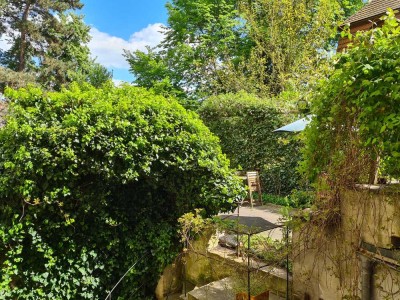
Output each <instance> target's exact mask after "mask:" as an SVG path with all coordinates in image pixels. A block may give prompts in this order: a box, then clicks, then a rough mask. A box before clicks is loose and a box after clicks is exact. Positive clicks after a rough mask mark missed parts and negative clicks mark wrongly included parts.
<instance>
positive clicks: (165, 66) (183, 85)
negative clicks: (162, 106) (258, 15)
mask: <svg viewBox="0 0 400 300" xmlns="http://www.w3.org/2000/svg"><path fill="white" fill-rule="evenodd" d="M236 8H237V6H236V1H235V0H200V1H190V0H173V1H172V2H171V3H168V4H167V9H168V14H169V18H168V26H167V27H166V28H165V35H166V37H165V39H164V41H163V42H162V43H161V45H159V49H157V51H158V52H157V53H155V52H154V51H149V52H148V53H144V52H138V51H137V52H126V57H127V59H128V62H129V63H130V65H131V71H132V72H133V73H134V75H135V76H136V78H138V79H139V81H138V83H139V84H140V83H141V82H143V81H145V82H146V83H149V82H151V81H153V83H160V82H162V81H163V80H165V78H168V80H169V81H170V82H171V85H172V86H173V87H175V88H176V89H177V90H183V91H185V92H186V93H187V94H188V95H189V96H192V97H194V98H201V97H202V96H203V95H204V94H208V93H209V92H210V91H214V90H216V89H217V88H216V78H217V73H218V70H219V69H220V68H221V63H223V62H226V61H232V62H234V60H235V59H237V58H241V57H244V56H246V55H247V53H248V50H249V48H250V44H249V43H251V42H250V41H249V40H248V39H246V36H247V33H246V31H247V29H246V26H245V24H244V22H243V20H242V19H240V15H239V12H238V10H237V9H236ZM146 61H151V62H152V64H150V65H148V66H147V67H145V68H143V66H145V65H146V64H145V62H146ZM159 71H160V73H157V72H159ZM140 81H141V82H140Z"/></svg>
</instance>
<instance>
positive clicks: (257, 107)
mask: <svg viewBox="0 0 400 300" xmlns="http://www.w3.org/2000/svg"><path fill="white" fill-rule="evenodd" d="M273 101H274V100H273V99H261V98H258V97H256V96H254V95H251V94H247V93H244V92H240V93H237V94H226V95H220V96H215V97H210V98H209V99H207V100H205V101H204V102H203V103H202V105H201V107H200V108H199V114H200V116H201V118H202V119H203V120H204V122H205V124H206V125H207V126H208V127H209V128H210V129H211V131H212V132H213V133H215V134H216V135H217V136H218V137H219V138H220V141H221V147H222V149H223V151H224V153H226V155H227V156H228V158H229V159H230V160H231V162H232V164H233V165H234V166H236V167H239V166H240V167H241V168H243V170H254V169H260V172H261V183H262V188H263V190H264V191H266V192H268V193H273V194H282V195H285V194H288V193H289V192H290V191H291V190H292V189H293V188H295V187H297V186H298V179H299V178H298V175H297V173H296V166H297V162H298V159H299V152H298V151H299V143H298V142H297V141H296V139H295V138H294V137H293V136H291V135H290V134H287V133H274V132H273V130H275V129H277V128H279V127H280V126H282V125H284V124H285V123H288V122H290V121H292V120H293V119H292V118H293V117H296V116H292V115H290V114H287V113H285V111H284V110H283V109H282V110H280V109H277V108H276V107H275V106H274V105H273V104H272V102H273Z"/></svg>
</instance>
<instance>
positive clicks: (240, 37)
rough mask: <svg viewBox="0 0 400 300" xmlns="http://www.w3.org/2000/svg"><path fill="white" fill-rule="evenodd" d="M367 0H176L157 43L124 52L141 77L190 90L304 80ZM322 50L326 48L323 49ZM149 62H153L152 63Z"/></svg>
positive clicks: (269, 89) (143, 81)
mask: <svg viewBox="0 0 400 300" xmlns="http://www.w3.org/2000/svg"><path fill="white" fill-rule="evenodd" d="M362 4H363V1H362V0H349V1H344V0H296V1H295V0H282V1H276V0H252V1H248V0H199V1H189V0H173V1H172V2H171V3H168V4H167V9H168V14H169V18H168V26H167V27H166V29H165V35H166V37H165V40H164V41H163V42H162V43H161V44H160V45H159V47H158V49H157V50H155V49H153V50H152V51H148V53H145V52H140V51H136V52H126V54H125V55H126V57H127V59H128V62H129V63H130V65H131V71H132V72H133V74H134V75H135V77H136V78H137V80H136V83H137V84H138V85H143V86H146V87H149V86H155V85H160V83H162V82H165V81H167V82H168V83H170V84H171V86H173V87H175V88H177V89H178V90H182V91H185V92H186V93H187V94H188V95H189V96H194V97H195V98H200V99H201V98H203V97H204V96H207V95H210V94H217V93H221V92H236V91H239V90H247V91H249V92H256V93H259V94H263V95H265V94H278V93H280V92H281V91H282V90H284V89H288V88H296V89H297V88H298V86H306V85H307V82H308V81H309V79H310V75H311V74H312V73H313V72H314V70H315V66H316V65H317V64H318V63H319V62H320V61H323V60H324V59H325V58H326V57H327V55H326V53H329V50H331V49H333V44H334V42H332V40H334V38H335V36H336V35H335V34H336V29H335V27H336V25H338V23H339V22H340V21H341V20H343V19H345V18H346V17H347V16H348V15H349V14H351V13H352V12H354V10H355V9H356V8H359V7H360V5H362ZM323 50H328V51H326V52H324V51H323ZM149 62H150V63H149Z"/></svg>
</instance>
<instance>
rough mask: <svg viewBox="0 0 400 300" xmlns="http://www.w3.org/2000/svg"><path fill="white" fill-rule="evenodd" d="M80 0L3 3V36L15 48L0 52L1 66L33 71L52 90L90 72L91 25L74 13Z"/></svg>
mask: <svg viewBox="0 0 400 300" xmlns="http://www.w3.org/2000/svg"><path fill="white" fill-rule="evenodd" d="M81 7H82V3H80V1H79V0H22V1H21V0H10V1H7V2H6V3H5V4H3V5H1V2H0V8H1V11H0V21H1V22H0V23H1V24H2V26H1V27H0V37H1V38H2V39H6V40H7V41H8V42H9V43H10V45H11V47H10V49H9V50H7V51H4V50H0V64H1V65H2V66H4V67H6V68H8V69H10V70H12V71H16V72H33V73H34V74H35V76H36V77H37V78H38V81H39V82H40V83H42V84H43V85H44V86H46V87H48V88H51V89H59V88H60V86H61V85H63V84H64V83H67V82H70V81H72V80H76V79H78V78H79V74H80V73H87V72H88V69H89V62H90V60H89V49H88V47H87V46H86V44H87V43H88V42H89V39H90V36H89V29H90V28H89V26H87V25H85V24H84V22H83V19H82V17H80V16H77V15H75V14H73V13H72V12H71V10H74V9H80V8H81Z"/></svg>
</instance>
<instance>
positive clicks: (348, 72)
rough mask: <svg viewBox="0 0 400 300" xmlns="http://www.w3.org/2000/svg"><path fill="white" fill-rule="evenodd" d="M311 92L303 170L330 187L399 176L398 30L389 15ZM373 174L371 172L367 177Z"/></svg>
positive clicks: (363, 35) (360, 35) (359, 39)
mask: <svg viewBox="0 0 400 300" xmlns="http://www.w3.org/2000/svg"><path fill="white" fill-rule="evenodd" d="M350 38H351V39H352V43H353V45H352V46H351V47H350V48H349V49H348V51H347V52H345V53H342V54H340V55H339V56H338V57H337V58H336V64H335V65H334V70H333V72H332V74H330V76H329V78H327V79H324V80H322V82H321V83H320V85H319V88H318V89H317V91H316V92H315V93H314V100H313V107H312V111H313V114H314V115H315V117H313V120H312V122H311V126H310V127H309V128H308V129H307V130H306V148H305V150H304V162H303V163H302V168H303V171H304V172H306V174H308V175H309V176H310V177H311V178H313V179H314V180H315V179H316V178H317V177H318V176H319V175H324V176H325V177H327V175H328V177H329V180H328V181H329V182H328V183H329V185H332V184H334V183H338V182H341V184H344V185H347V184H351V183H353V182H355V181H363V180H366V178H367V177H368V176H369V177H370V178H369V181H371V170H372V171H374V170H373V169H374V168H373V167H374V164H375V162H376V161H377V158H380V160H381V162H382V164H381V167H382V170H381V171H382V172H383V174H386V175H389V176H392V177H398V176H400V139H399V130H400V105H399V101H400V93H399V90H400V72H399V70H400V60H399V51H400V26H399V24H398V20H397V19H396V17H395V16H394V13H393V11H389V14H388V17H387V20H386V21H385V23H384V25H383V27H382V28H375V29H373V30H371V31H368V32H363V33H357V36H355V37H352V36H350ZM372 175H373V172H372Z"/></svg>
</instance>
